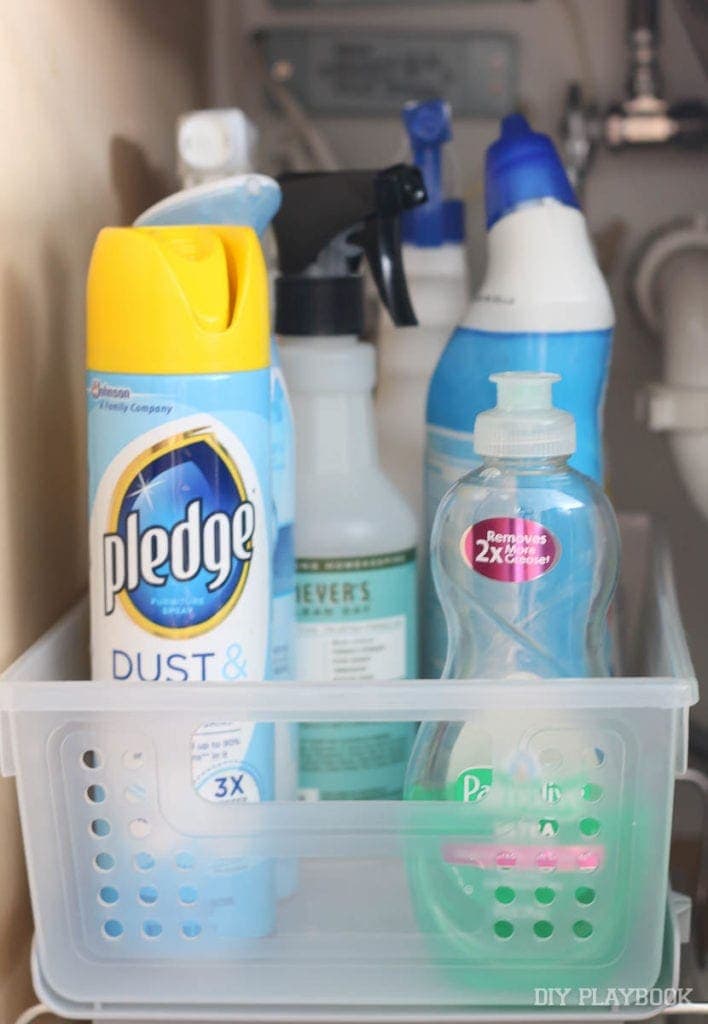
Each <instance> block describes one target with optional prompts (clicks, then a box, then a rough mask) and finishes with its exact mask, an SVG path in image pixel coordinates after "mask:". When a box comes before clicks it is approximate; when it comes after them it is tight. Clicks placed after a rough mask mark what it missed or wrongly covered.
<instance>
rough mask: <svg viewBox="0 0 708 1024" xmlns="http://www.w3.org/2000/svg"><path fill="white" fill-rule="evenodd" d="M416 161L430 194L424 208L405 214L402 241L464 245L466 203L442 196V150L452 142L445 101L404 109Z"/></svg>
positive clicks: (404, 120) (427, 245)
mask: <svg viewBox="0 0 708 1024" xmlns="http://www.w3.org/2000/svg"><path fill="white" fill-rule="evenodd" d="M403 123H404V125H405V127H406V131H407V132H408V138H409V141H410V146H411V151H412V153H413V161H414V163H415V165H416V166H417V167H418V168H419V169H420V172H421V174H422V175H423V180H424V182H425V189H426V192H427V193H428V201H427V203H425V205H424V206H418V207H416V208H415V209H413V210H408V211H406V213H405V214H404V215H403V219H402V225H403V240H404V242H408V243H409V244H411V245H419V246H422V247H436V246H439V245H442V244H443V243H444V242H462V241H463V240H464V237H465V213H464V204H463V203H462V201H461V200H459V199H446V198H445V196H444V195H443V181H442V178H443V174H442V149H443V146H444V145H445V143H447V142H450V141H451V140H452V116H451V111H450V105H449V103H445V102H444V101H443V100H425V101H424V102H422V103H418V102H415V101H412V102H410V103H406V105H405V106H404V108H403Z"/></svg>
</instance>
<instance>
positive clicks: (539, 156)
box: [484, 114, 580, 228]
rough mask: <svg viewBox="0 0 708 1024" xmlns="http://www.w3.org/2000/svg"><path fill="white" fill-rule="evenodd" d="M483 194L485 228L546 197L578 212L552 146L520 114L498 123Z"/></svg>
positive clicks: (576, 201) (487, 164) (488, 153)
mask: <svg viewBox="0 0 708 1024" xmlns="http://www.w3.org/2000/svg"><path fill="white" fill-rule="evenodd" d="M484 192H485V203H486V208H487V228H491V227H492V226H493V225H494V224H496V222H497V221H498V220H499V219H500V218H501V217H503V216H504V215H505V214H507V213H510V212H511V211H512V210H514V209H516V207H517V206H519V205H520V204H521V203H526V202H528V201H529V200H532V199H544V198H546V197H548V198H552V199H557V200H558V202H559V203H563V204H564V205H565V206H574V207H575V208H576V209H580V203H579V202H578V198H577V196H576V195H575V192H574V191H573V186H572V185H571V184H570V181H569V180H568V175H567V174H566V173H565V169H564V167H563V164H562V163H561V160H560V157H559V156H558V153H557V151H556V148H555V146H554V145H553V143H552V142H551V140H550V139H549V137H548V136H547V135H542V134H541V133H540V132H534V131H533V130H532V129H531V126H530V125H529V123H528V121H527V120H526V118H525V117H524V116H523V115H522V114H510V115H509V117H505V118H504V119H503V120H502V123H501V135H500V137H499V138H498V139H497V141H496V142H493V143H492V145H491V146H490V147H489V149H488V150H487V161H486V168H485V182H484Z"/></svg>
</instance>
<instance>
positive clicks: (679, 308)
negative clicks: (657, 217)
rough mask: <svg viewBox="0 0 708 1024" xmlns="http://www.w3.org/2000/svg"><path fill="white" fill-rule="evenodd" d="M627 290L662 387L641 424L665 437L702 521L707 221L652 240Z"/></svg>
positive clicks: (707, 477)
mask: <svg viewBox="0 0 708 1024" xmlns="http://www.w3.org/2000/svg"><path fill="white" fill-rule="evenodd" d="M633 286H634V293H635V297H636V300H637V304H638V306H639V309H640V312H641V313H642V315H643V317H644V320H645V321H646V323H647V325H648V326H649V328H650V329H651V330H652V331H653V332H654V333H656V334H657V335H659V336H660V337H661V339H662V345H663V362H664V381H663V383H661V384H653V385H651V386H650V387H649V388H648V389H647V392H646V395H645V403H644V404H645V409H646V419H647V423H648V426H649V429H650V430H659V431H668V432H669V433H670V435H671V437H670V444H671V449H672V452H673V455H674V458H675V459H676V463H677V466H678V469H679V472H680V473H681V476H682V478H683V481H684V484H685V486H686V489H687V490H688V492H689V494H690V495H691V498H692V499H693V501H694V502H695V503H696V505H697V506H698V508H699V509H700V511H701V512H702V513H703V515H704V516H705V517H706V518H708V219H707V218H706V217H705V216H703V215H699V216H697V217H695V218H694V219H693V220H692V221H691V222H690V223H687V224H680V225H672V226H669V227H668V228H664V229H662V231H661V232H660V233H658V234H656V235H655V236H654V237H653V238H652V239H651V240H650V242H649V244H648V245H647V247H646V249H645V250H644V252H643V253H642V255H641V257H640V260H639V263H638V265H637V268H636V274H635V277H634V280H633Z"/></svg>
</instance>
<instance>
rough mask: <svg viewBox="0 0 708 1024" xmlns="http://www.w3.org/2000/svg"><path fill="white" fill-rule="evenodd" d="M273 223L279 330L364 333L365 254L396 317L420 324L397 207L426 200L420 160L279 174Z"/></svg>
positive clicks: (298, 333)
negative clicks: (408, 278) (382, 166)
mask: <svg viewBox="0 0 708 1024" xmlns="http://www.w3.org/2000/svg"><path fill="white" fill-rule="evenodd" d="M278 183H279V184H280V187H281V189H282V193H283V201H282V205H281V207H280V210H279V212H278V214H277V216H276V217H275V220H274V222H273V227H274V230H275V236H276V241H277V244H278V252H279V263H280V277H279V278H278V279H277V282H276V309H277V313H276V324H275V327H276V331H277V332H278V334H282V335H287V336H290V337H294V336H296V337H306V336H325V335H330V336H332V335H357V336H359V335H361V333H362V329H363V323H364V312H363V309H364V302H363V278H362V275H361V273H360V265H361V260H362V258H365V259H366V261H367V263H368V265H369V268H370V270H371V273H372V276H373V279H374V281H375V283H376V287H377V289H378V292H379V295H380V297H381V301H382V302H383V304H384V306H385V307H386V309H387V310H388V312H389V314H390V316H391V319H392V321H393V323H394V324H396V325H397V326H399V327H414V326H415V325H416V324H417V320H416V317H415V313H414V311H413V306H412V305H411V300H410V296H409V294H408V286H407V284H406V279H405V274H404V270H403V259H402V254H401V229H400V215H401V213H402V212H403V211H404V210H410V209H412V208H413V207H415V206H419V205H421V204H422V203H424V202H425V201H426V200H427V194H426V191H425V185H424V183H423V178H422V175H421V173H420V171H419V169H418V168H417V167H413V166H408V165H407V164H396V165H394V166H393V167H388V168H386V169H385V170H382V171H322V172H317V171H314V172H304V173H292V174H284V175H282V176H281V177H280V178H278Z"/></svg>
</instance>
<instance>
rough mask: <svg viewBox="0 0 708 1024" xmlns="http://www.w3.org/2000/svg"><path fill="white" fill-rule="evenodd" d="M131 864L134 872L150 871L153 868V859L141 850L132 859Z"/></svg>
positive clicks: (149, 854)
mask: <svg viewBox="0 0 708 1024" xmlns="http://www.w3.org/2000/svg"><path fill="white" fill-rule="evenodd" d="M133 864H134V865H135V870H136V871H150V870H152V868H154V867H155V858H154V857H153V855H152V854H151V853H146V852H145V851H144V850H142V851H141V852H140V853H136V854H135V856H134V857H133Z"/></svg>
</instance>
